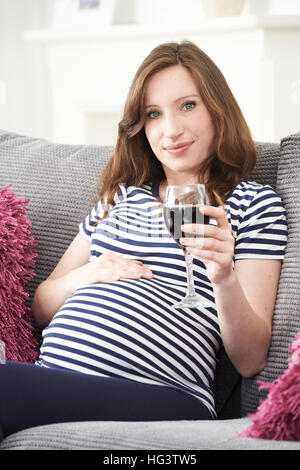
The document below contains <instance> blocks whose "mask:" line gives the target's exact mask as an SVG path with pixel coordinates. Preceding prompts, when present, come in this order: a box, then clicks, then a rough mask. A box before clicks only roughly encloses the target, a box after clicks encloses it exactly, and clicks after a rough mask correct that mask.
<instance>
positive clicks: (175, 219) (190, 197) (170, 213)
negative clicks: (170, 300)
mask: <svg viewBox="0 0 300 470" xmlns="http://www.w3.org/2000/svg"><path fill="white" fill-rule="evenodd" d="M207 204H209V200H208V196H207V193H206V189H205V185H204V184H183V185H173V186H167V189H166V195H165V200H164V205H163V210H164V221H165V225H166V228H167V230H168V231H169V232H170V235H171V236H172V237H173V238H174V240H175V242H176V243H178V244H179V245H180V242H179V240H180V238H181V237H200V238H204V224H209V217H208V216H207V215H204V214H202V213H201V212H200V208H201V207H203V206H204V205H207ZM183 224H199V228H200V230H199V231H198V233H190V234H189V233H186V232H182V230H181V226H182V225H183ZM201 227H202V228H203V230H201ZM180 246H181V248H183V251H184V256H185V262H186V273H187V293H186V296H185V297H184V299H183V300H181V302H179V303H176V304H175V305H173V307H175V308H184V307H211V305H212V304H211V303H210V302H209V301H208V300H206V299H204V298H203V297H202V296H201V295H199V294H197V293H196V291H195V287H194V279H193V255H191V254H190V253H188V252H187V251H186V249H185V247H183V246H182V245H180Z"/></svg>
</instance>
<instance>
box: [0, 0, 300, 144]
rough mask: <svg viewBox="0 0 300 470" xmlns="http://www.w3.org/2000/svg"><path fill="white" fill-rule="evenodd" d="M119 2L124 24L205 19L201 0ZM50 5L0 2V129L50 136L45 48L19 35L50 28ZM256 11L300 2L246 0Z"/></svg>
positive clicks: (290, 8)
mask: <svg viewBox="0 0 300 470" xmlns="http://www.w3.org/2000/svg"><path fill="white" fill-rule="evenodd" d="M117 1H118V2H119V4H120V5H122V9H120V10H119V15H118V20H119V21H120V22H122V18H123V20H124V21H128V15H129V12H130V14H131V15H133V18H132V20H133V21H137V22H146V23H157V22H160V23H168V24H169V25H170V24H175V23H177V22H178V21H179V22H185V24H188V23H186V22H187V21H188V18H189V17H190V16H192V17H193V18H199V20H200V18H203V15H204V14H203V10H202V9H201V5H200V0H184V2H182V0H117ZM54 3H55V0H0V58H1V60H0V128H1V129H7V130H11V131H15V132H19V133H23V134H27V135H32V136H36V137H45V138H47V139H51V138H52V136H53V124H52V117H53V114H52V90H51V82H50V75H49V69H48V65H47V63H46V57H45V49H44V48H43V47H42V45H41V44H38V43H33V42H26V41H24V39H23V33H24V31H27V30H36V29H45V28H49V27H51V21H52V9H53V6H54ZM126 4H127V5H128V7H127V8H125V6H126ZM166 11H167V12H168V14H167V15H166ZM187 12H189V15H188V13H187ZM191 12H192V15H191ZM255 12H259V13H263V14H266V13H268V12H270V13H271V14H276V15H282V14H300V0H248V2H247V4H246V7H245V9H244V12H243V15H245V14H249V13H250V14H253V13H255ZM299 46H300V45H299ZM299 50H300V47H299ZM284 66H287V64H286V63H285V65H284ZM298 81H299V83H300V71H299V76H295V90H294V97H295V105H296V106H300V105H299V95H300V92H299V87H300V85H299V86H298V85H297V83H298ZM283 119H284V116H283ZM66 125H67V123H66ZM299 125H300V124H299Z"/></svg>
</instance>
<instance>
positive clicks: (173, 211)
mask: <svg viewBox="0 0 300 470" xmlns="http://www.w3.org/2000/svg"><path fill="white" fill-rule="evenodd" d="M200 207H201V206H200V205H185V206H184V205H181V206H173V207H166V206H164V220H165V225H166V227H167V230H168V231H169V232H170V234H171V236H172V237H173V238H174V240H175V241H176V243H179V240H180V238H181V237H192V238H193V237H202V236H203V235H202V234H200V233H198V234H195V233H187V232H182V230H181V226H182V225H183V224H209V216H208V215H204V214H202V213H201V212H200Z"/></svg>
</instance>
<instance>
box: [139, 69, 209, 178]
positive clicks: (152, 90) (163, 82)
mask: <svg viewBox="0 0 300 470" xmlns="http://www.w3.org/2000/svg"><path fill="white" fill-rule="evenodd" d="M145 133H146V136H147V139H148V141H149V144H150V146H151V148H152V151H153V152H154V154H155V155H156V157H157V158H158V160H159V161H160V162H161V164H162V166H163V169H164V171H165V175H166V179H167V182H168V184H185V183H193V182H195V183H198V182H201V181H202V180H203V177H204V175H201V174H200V181H199V170H200V168H201V165H202V164H203V162H204V161H205V160H206V159H207V158H208V157H209V156H210V155H211V154H212V153H213V150H214V148H213V142H214V136H215V128H214V125H213V122H212V120H211V117H210V114H209V113H208V111H207V109H206V107H205V105H204V103H203V101H202V99H201V97H200V95H199V92H198V89H197V87H196V84H195V82H194V80H193V78H192V76H191V74H190V72H189V71H188V70H187V69H186V68H185V67H183V66H182V65H174V66H171V67H167V68H165V69H163V70H161V71H159V72H157V73H156V74H155V75H153V77H151V79H150V80H149V83H148V85H147V88H146V100H145Z"/></svg>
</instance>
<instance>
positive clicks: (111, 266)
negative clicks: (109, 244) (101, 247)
mask: <svg viewBox="0 0 300 470" xmlns="http://www.w3.org/2000/svg"><path fill="white" fill-rule="evenodd" d="M142 277H143V278H146V279H152V277H153V273H152V271H151V270H150V269H147V268H146V267H145V266H143V263H142V262H141V261H138V260H131V259H126V258H124V257H122V256H120V255H116V254H114V253H108V252H106V253H103V255H101V256H99V257H98V258H96V259H95V260H93V261H90V262H89V263H87V264H85V265H83V266H80V267H78V268H75V269H73V270H72V271H70V272H68V273H67V274H66V275H65V285H66V288H67V290H68V291H69V292H70V293H74V292H75V291H76V290H77V289H78V288H80V287H83V286H87V285H91V284H96V283H98V282H115V281H118V280H119V279H140V278H142Z"/></svg>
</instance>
